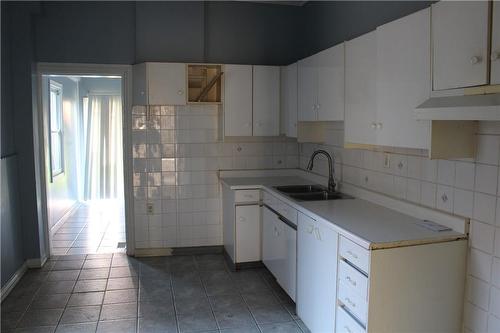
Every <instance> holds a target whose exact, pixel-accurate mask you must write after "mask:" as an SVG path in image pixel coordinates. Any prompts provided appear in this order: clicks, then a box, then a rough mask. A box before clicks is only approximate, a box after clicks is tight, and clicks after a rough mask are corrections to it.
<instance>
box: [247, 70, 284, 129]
mask: <svg viewBox="0 0 500 333" xmlns="http://www.w3.org/2000/svg"><path fill="white" fill-rule="evenodd" d="M279 111H280V68H279V67H278V66H253V136H278V135H279Z"/></svg>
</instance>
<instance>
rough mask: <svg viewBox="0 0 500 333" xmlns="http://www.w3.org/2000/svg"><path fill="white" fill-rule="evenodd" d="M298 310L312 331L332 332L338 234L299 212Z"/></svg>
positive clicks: (333, 327)
mask: <svg viewBox="0 0 500 333" xmlns="http://www.w3.org/2000/svg"><path fill="white" fill-rule="evenodd" d="M298 222H299V223H298V229H297V314H298V315H299V317H300V319H302V321H303V322H304V323H305V324H306V326H307V328H309V330H311V332H334V330H335V303H336V302H335V300H336V283H337V243H338V234H337V233H336V232H335V231H333V230H332V229H330V228H329V227H326V226H325V225H323V223H327V222H322V221H315V220H313V219H312V218H310V217H308V216H306V215H304V214H302V213H299V219H298Z"/></svg>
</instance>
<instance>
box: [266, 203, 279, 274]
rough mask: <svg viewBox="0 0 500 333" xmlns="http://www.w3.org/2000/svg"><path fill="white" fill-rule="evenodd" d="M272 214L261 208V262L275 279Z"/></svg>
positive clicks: (274, 234)
mask: <svg viewBox="0 0 500 333" xmlns="http://www.w3.org/2000/svg"><path fill="white" fill-rule="evenodd" d="M275 217H276V214H274V213H273V212H272V211H271V210H269V208H267V207H265V206H264V207H263V208H262V262H263V263H264V265H266V267H267V269H269V271H270V272H271V273H273V275H274V276H275V277H276V272H277V271H278V270H277V267H278V264H277V253H276V249H275V248H276V238H277V232H276V226H275Z"/></svg>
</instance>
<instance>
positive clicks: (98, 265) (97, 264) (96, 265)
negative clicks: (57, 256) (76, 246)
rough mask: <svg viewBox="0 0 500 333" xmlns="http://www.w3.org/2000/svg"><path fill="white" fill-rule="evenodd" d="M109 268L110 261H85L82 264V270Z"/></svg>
mask: <svg viewBox="0 0 500 333" xmlns="http://www.w3.org/2000/svg"><path fill="white" fill-rule="evenodd" d="M106 267H111V259H87V260H85V263H84V264H83V268H84V269H89V268H106Z"/></svg>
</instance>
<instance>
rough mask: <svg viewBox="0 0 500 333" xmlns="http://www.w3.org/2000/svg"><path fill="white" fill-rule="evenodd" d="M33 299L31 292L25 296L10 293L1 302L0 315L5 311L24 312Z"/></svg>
mask: <svg viewBox="0 0 500 333" xmlns="http://www.w3.org/2000/svg"><path fill="white" fill-rule="evenodd" d="M16 288H18V287H17V286H16ZM32 299H33V294H31V295H25V296H18V297H16V296H14V295H12V293H11V294H10V295H9V296H8V297H7V298H6V299H5V301H4V302H3V303H2V306H1V307H2V315H3V314H4V313H7V312H24V311H26V309H27V308H28V306H29V305H30V303H31V300H32Z"/></svg>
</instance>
